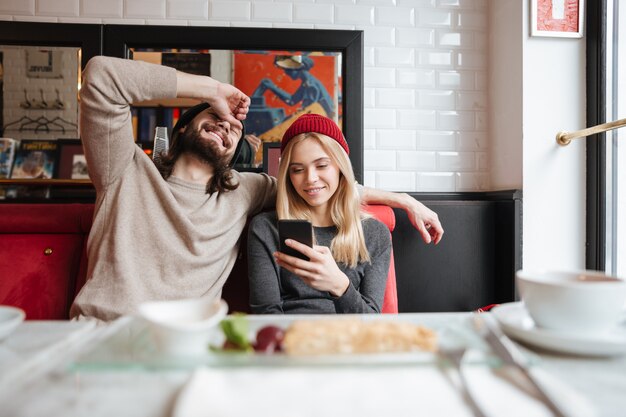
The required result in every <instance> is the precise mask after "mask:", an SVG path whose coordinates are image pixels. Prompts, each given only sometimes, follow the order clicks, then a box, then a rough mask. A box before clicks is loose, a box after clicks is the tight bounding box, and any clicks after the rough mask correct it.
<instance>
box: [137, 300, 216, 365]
mask: <svg viewBox="0 0 626 417" xmlns="http://www.w3.org/2000/svg"><path fill="white" fill-rule="evenodd" d="M227 313H228V305H227V304H226V301H224V300H219V299H216V300H210V299H206V298H194V299H183V300H171V301H149V302H145V303H142V304H141V305H140V306H139V315H140V316H141V317H143V319H144V320H145V321H146V322H147V323H148V327H149V329H150V332H151V333H152V335H153V339H154V341H155V343H156V347H157V348H158V350H159V351H160V352H162V353H166V354H173V355H203V354H206V353H207V352H208V350H209V342H210V341H211V340H212V338H213V336H214V333H215V331H214V330H215V328H217V327H218V325H219V323H220V321H222V319H223V318H224V317H226V314H227Z"/></svg>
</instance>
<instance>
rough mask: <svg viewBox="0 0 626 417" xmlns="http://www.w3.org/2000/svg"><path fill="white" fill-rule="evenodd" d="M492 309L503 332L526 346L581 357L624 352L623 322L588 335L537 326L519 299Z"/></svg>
mask: <svg viewBox="0 0 626 417" xmlns="http://www.w3.org/2000/svg"><path fill="white" fill-rule="evenodd" d="M491 312H492V313H493V315H494V317H495V318H496V319H497V320H498V322H499V323H500V327H501V328H502V330H503V331H504V333H506V334H507V335H508V336H510V337H512V338H514V339H517V340H519V341H521V342H525V343H527V344H529V345H533V346H536V347H540V348H543V349H548V350H552V351H556V352H562V353H569V354H573V355H583V356H617V355H624V354H626V322H622V323H621V324H620V325H619V326H616V327H615V328H613V329H610V331H608V332H607V333H603V334H602V335H589V334H584V333H572V332H559V331H555V330H549V329H543V328H541V327H537V326H536V325H535V323H534V322H533V320H532V319H531V318H530V315H529V314H528V312H527V311H526V308H525V307H524V303H522V302H516V303H506V304H501V305H499V306H498V307H495V308H494V309H493V310H491Z"/></svg>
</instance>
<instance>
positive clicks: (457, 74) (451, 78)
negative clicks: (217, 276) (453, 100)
mask: <svg viewBox="0 0 626 417" xmlns="http://www.w3.org/2000/svg"><path fill="white" fill-rule="evenodd" d="M437 76H438V85H439V87H441V88H453V89H455V90H474V89H475V88H476V85H475V78H476V73H475V72H473V71H455V70H451V71H445V70H444V71H438V73H437Z"/></svg>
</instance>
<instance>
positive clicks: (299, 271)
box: [274, 239, 350, 297]
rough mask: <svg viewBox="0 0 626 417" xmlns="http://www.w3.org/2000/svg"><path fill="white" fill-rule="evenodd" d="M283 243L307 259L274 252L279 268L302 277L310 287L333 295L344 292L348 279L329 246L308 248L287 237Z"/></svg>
mask: <svg viewBox="0 0 626 417" xmlns="http://www.w3.org/2000/svg"><path fill="white" fill-rule="evenodd" d="M285 243H286V244H287V246H289V247H291V248H293V249H295V250H297V251H298V252H301V253H302V254H304V255H306V256H307V257H308V258H309V261H306V260H304V259H299V258H295V257H293V256H289V255H285V254H284V253H282V252H274V259H276V263H277V264H278V265H279V266H280V267H281V268H285V269H286V270H288V271H289V272H291V273H292V274H294V275H297V276H298V277H300V278H302V280H303V281H304V282H305V283H306V284H307V285H308V286H310V287H311V288H314V289H316V290H318V291H328V292H329V293H331V294H332V295H333V296H334V297H341V296H342V295H343V294H344V293H345V292H346V290H347V289H348V286H349V285H350V280H349V279H348V277H347V276H346V274H344V273H343V272H341V270H340V269H339V267H338V266H337V263H336V262H335V259H334V258H333V255H332V253H331V252H330V248H328V247H326V246H313V247H312V248H310V247H309V246H307V245H304V244H302V243H300V242H297V241H295V240H293V239H287V240H286V241H285Z"/></svg>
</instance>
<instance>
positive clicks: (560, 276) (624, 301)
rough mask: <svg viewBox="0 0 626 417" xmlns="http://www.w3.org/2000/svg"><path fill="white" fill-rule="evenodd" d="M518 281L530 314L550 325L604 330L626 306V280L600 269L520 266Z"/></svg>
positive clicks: (574, 329) (561, 328) (573, 329)
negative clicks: (544, 269) (551, 269)
mask: <svg viewBox="0 0 626 417" xmlns="http://www.w3.org/2000/svg"><path fill="white" fill-rule="evenodd" d="M516 285H517V289H518V291H519V293H520V296H521V298H522V301H523V302H524V305H525V306H526V309H527V310H528V313H529V314H530V317H531V318H532V319H533V321H534V322H535V324H536V325H537V326H539V327H543V328H546V329H551V330H559V331H567V332H586V333H603V332H606V331H607V330H609V329H611V328H613V327H615V326H616V325H617V324H618V323H619V321H620V320H621V319H622V314H623V313H624V308H625V307H626V281H625V280H624V279H623V278H618V277H615V276H610V275H607V274H605V273H602V272H598V271H587V270H579V271H528V270H520V271H518V272H517V274H516Z"/></svg>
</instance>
